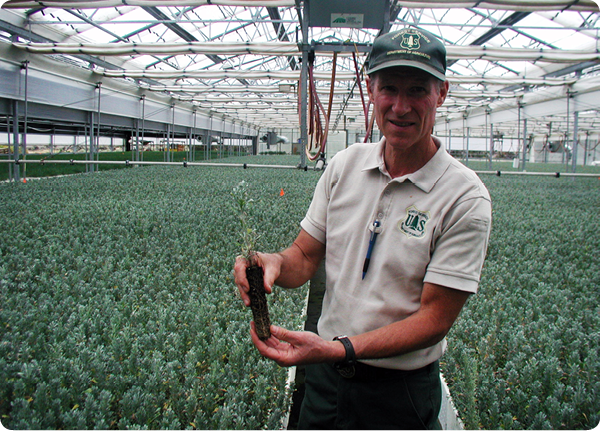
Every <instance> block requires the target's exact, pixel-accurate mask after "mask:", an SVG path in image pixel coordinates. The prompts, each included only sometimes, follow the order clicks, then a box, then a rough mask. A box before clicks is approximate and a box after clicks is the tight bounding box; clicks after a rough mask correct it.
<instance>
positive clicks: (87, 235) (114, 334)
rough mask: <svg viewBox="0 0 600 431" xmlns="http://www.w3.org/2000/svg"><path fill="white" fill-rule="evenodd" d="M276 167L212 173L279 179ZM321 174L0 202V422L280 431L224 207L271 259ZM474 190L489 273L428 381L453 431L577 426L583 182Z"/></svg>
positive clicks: (282, 409) (296, 321) (297, 311)
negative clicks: (482, 211)
mask: <svg viewBox="0 0 600 431" xmlns="http://www.w3.org/2000/svg"><path fill="white" fill-rule="evenodd" d="M274 157H275V156H259V157H255V158H247V159H240V158H231V160H229V161H230V162H235V163H238V162H240V161H242V160H244V161H246V162H247V163H257V164H258V163H271V162H275V163H280V164H287V165H293V164H296V163H297V157H296V158H285V157H281V158H280V157H276V158H274ZM224 162H228V160H224ZM319 175H320V174H319V173H317V172H312V171H309V172H302V171H295V170H265V169H247V170H243V169H241V168H238V169H233V168H216V167H215V168H212V167H210V168H209V167H202V168H192V167H188V168H183V167H181V168H174V167H144V168H132V169H123V170H114V171H106V172H99V173H95V174H88V175H74V176H70V177H63V178H51V179H45V180H36V181H29V182H27V183H26V184H9V183H3V184H0V221H1V222H2V236H0V299H1V300H0V420H1V421H2V424H3V425H4V426H5V427H7V428H11V429H45V428H53V429H58V428H63V429H91V428H101V429H117V428H118V429H121V428H136V429H144V428H146V429H182V428H198V429H200V428H202V429H217V428H218V429H229V428H231V429H259V428H266V429H275V428H279V427H280V426H281V421H282V419H283V417H284V416H285V415H286V413H287V410H288V408H289V404H290V399H289V393H288V392H287V391H286V389H285V382H286V378H287V370H286V369H283V368H279V367H278V366H277V365H275V364H274V363H272V362H270V361H268V360H265V359H263V358H261V357H260V355H259V354H258V353H257V352H256V350H255V349H254V347H253V346H252V344H251V342H250V340H249V328H248V314H247V309H246V308H245V307H244V306H243V304H242V303H241V301H240V300H239V298H238V297H237V296H236V288H235V286H234V283H233V279H232V275H231V268H232V264H233V259H234V257H235V256H236V254H239V246H238V244H237V242H236V241H235V238H236V237H237V235H238V231H239V220H238V219H237V218H236V215H235V212H233V211H230V210H229V209H230V208H231V195H230V192H231V190H232V188H233V187H235V186H236V185H237V184H239V182H240V181H242V180H244V181H246V182H248V183H249V184H252V185H253V189H254V188H256V194H255V195H254V194H253V196H260V197H259V198H256V199H255V200H256V202H254V205H255V211H253V212H252V214H251V216H250V218H249V225H250V226H256V227H257V228H259V229H260V232H261V235H262V236H261V239H260V243H261V244H260V247H261V249H262V250H265V251H274V250H279V249H281V248H283V247H286V246H288V245H289V244H290V243H291V242H292V241H293V239H294V238H295V236H296V235H297V233H298V230H299V222H300V220H301V219H302V218H303V216H304V214H305V212H306V209H307V208H308V205H309V203H310V198H311V196H312V192H313V190H314V186H315V184H316V181H317V180H318V177H319ZM482 178H483V180H484V181H485V183H486V185H487V186H488V188H489V190H490V193H491V195H492V199H493V211H494V222H493V229H492V236H491V238H490V247H489V251H488V257H487V260H486V263H485V265H484V270H483V274H482V280H481V285H480V291H479V293H478V294H476V295H474V296H472V298H471V299H470V300H469V301H468V302H467V305H466V307H465V309H464V310H463V312H462V313H461V315H460V316H459V318H458V321H457V323H456V325H455V326H454V327H453V329H452V330H451V332H450V334H449V336H448V351H447V352H446V355H445V356H444V357H443V363H442V369H443V372H444V375H445V377H446V379H447V380H448V384H449V386H450V390H451V393H452V396H453V398H454V401H455V403H456V405H457V408H458V410H459V413H460V416H461V418H462V420H463V421H464V422H465V425H466V426H467V428H470V429H477V428H484V429H591V428H594V427H595V426H596V425H597V424H598V422H599V421H600V416H599V412H598V406H599V405H600V379H599V378H598V376H599V375H600V359H598V357H599V355H598V352H600V332H599V328H600V310H599V302H598V298H599V297H600V265H599V263H600V262H599V260H600V253H598V251H599V250H600V235H598V233H597V228H598V225H599V224H600V223H599V222H600V220H599V219H600V214H599V212H598V208H599V207H600V191H599V187H600V184H599V183H598V180H597V179H595V178H594V179H590V178H581V179H572V178H563V177H561V178H547V177H542V178H533V177H492V176H483V177H482ZM281 188H283V189H284V190H285V195H284V196H279V191H280V189H281ZM306 293H307V292H306V288H301V289H299V290H281V289H277V288H275V289H274V293H273V294H272V295H268V300H269V308H270V311H271V316H272V319H273V320H274V321H276V322H278V324H281V325H282V326H285V327H288V328H291V329H293V328H300V327H301V325H302V308H303V305H304V302H305V298H306Z"/></svg>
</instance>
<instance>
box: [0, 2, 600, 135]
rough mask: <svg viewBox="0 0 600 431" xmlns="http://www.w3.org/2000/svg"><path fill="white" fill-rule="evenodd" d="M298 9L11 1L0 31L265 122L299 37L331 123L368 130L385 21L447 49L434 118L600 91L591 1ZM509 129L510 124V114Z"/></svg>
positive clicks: (282, 105) (285, 86)
mask: <svg viewBox="0 0 600 431" xmlns="http://www.w3.org/2000/svg"><path fill="white" fill-rule="evenodd" d="M320 3H323V1H322V2H320ZM333 3H335V2H333ZM338 3H339V2H338ZM342 3H344V4H352V5H354V4H355V3H356V0H355V1H354V2H352V1H349V2H342ZM359 3H360V2H359ZM362 3H363V4H366V5H368V7H371V6H372V5H373V4H375V3H377V2H362ZM384 4H385V2H384ZM304 6H305V5H304V2H302V1H300V0H296V1H293V0H280V1H278V0H262V1H261V0H219V1H215V0H213V1H208V0H162V1H155V0H88V1H77V0H54V1H40V0H9V1H7V2H6V3H5V4H4V5H3V7H2V8H3V9H2V11H0V12H1V15H0V41H3V42H6V43H12V44H13V46H14V47H16V48H18V49H20V50H26V51H28V52H29V53H38V54H40V55H43V54H44V55H48V56H52V58H54V59H57V60H62V61H66V62H70V63H73V64H75V65H77V66H79V67H81V68H85V69H89V70H93V71H94V73H97V74H98V75H99V78H102V77H105V78H104V79H107V78H114V79H120V80H125V81H127V82H129V83H131V84H132V85H136V86H139V87H140V88H142V89H144V90H145V91H150V92H159V93H161V94H169V95H170V96H171V97H173V99H175V100H180V101H188V102H190V103H193V104H194V105H196V106H197V107H198V109H200V110H205V111H207V112H212V113H215V112H216V113H219V114H222V115H226V116H228V117H231V118H233V119H236V120H239V121H242V122H245V123H247V124H249V125H252V127H256V128H267V129H269V128H273V127H274V125H275V124H277V125H278V126H277V127H285V126H283V124H286V123H287V124H290V125H291V124H295V125H296V126H297V124H298V103H299V96H298V93H299V92H298V80H299V79H300V72H301V62H302V54H303V48H304V49H306V50H311V51H314V53H315V60H314V77H315V82H316V89H317V92H318V94H319V95H320V99H321V101H322V103H323V105H324V106H328V105H329V103H328V100H327V98H328V96H329V93H330V89H331V88H332V86H331V79H332V69H333V65H334V64H335V65H336V67H335V80H334V81H335V84H334V86H333V91H332V94H333V95H332V96H330V97H332V99H331V100H332V101H333V102H332V105H333V106H332V114H331V122H332V124H331V127H330V128H331V129H336V128H342V127H344V128H347V129H348V128H355V129H357V130H358V129H365V128H366V121H365V114H364V113H365V109H366V104H365V103H363V100H362V99H361V95H360V92H361V91H360V90H361V89H363V88H361V86H357V85H356V84H357V80H358V79H357V77H361V80H362V75H361V74H362V67H363V65H364V63H365V60H366V59H367V55H368V54H367V52H368V49H369V47H370V45H371V44H372V42H373V40H374V38H375V37H376V36H377V35H378V34H379V33H380V32H382V31H385V30H387V29H388V22H389V30H390V31H393V30H397V29H401V28H405V27H412V28H419V29H423V30H427V31H430V32H432V33H434V34H436V35H438V36H439V37H440V38H441V39H442V40H443V41H444V43H445V45H446V47H447V52H448V72H447V76H448V80H449V81H450V84H451V92H450V95H449V98H448V99H447V101H446V103H445V104H444V106H443V107H442V108H441V109H440V110H439V111H438V125H443V124H444V123H447V124H453V125H454V126H456V125H457V124H458V123H460V122H462V121H464V119H465V118H468V117H469V116H471V115H474V114H476V113H480V115H485V114H484V113H485V112H487V113H489V112H495V111H502V110H512V111H514V110H516V109H518V107H519V106H526V105H530V104H534V103H540V102H542V101H547V100H548V101H552V100H562V99H568V98H569V96H570V95H571V94H581V93H589V92H594V91H598V90H600V73H599V72H600V44H599V41H598V37H599V31H600V21H599V19H600V13H599V12H598V6H597V5H596V4H595V3H594V2H592V1H589V0H579V1H558V0H548V1H535V2H533V1H514V0H504V1H492V0H490V1H464V0H463V1H460V0H456V1H453V2H442V1H439V0H437V1H411V2H403V1H398V0H394V1H392V2H391V4H390V8H389V20H387V19H385V18H387V12H386V15H385V16H384V23H383V25H382V28H383V30H382V28H366V27H365V26H362V27H361V26H360V25H359V26H357V28H351V27H336V26H333V24H332V25H329V26H317V25H321V23H319V22H318V20H315V19H311V15H310V14H306V12H305V9H304ZM350 9H351V8H350ZM315 15H316V14H315ZM303 20H305V21H309V22H308V23H307V22H304V23H303ZM332 22H333V21H332ZM315 24H316V25H315ZM303 27H304V30H305V32H306V33H305V34H304V35H303ZM307 46H309V47H308V48H307ZM363 91H364V89H363ZM364 97H366V94H364ZM591 99H592V100H595V102H589V101H587V99H586V100H582V101H580V102H579V105H578V106H577V110H578V111H579V113H580V124H579V126H580V127H581V128H583V129H585V128H588V129H589V130H594V129H597V128H598V126H599V124H598V122H600V120H599V117H600V116H599V115H598V111H599V110H600V101H599V100H600V99H598V97H593V98H591ZM586 104H587V105H586ZM568 109H569V108H567V111H568ZM571 109H573V108H572V107H571ZM559 111H560V112H559ZM563 111H564V109H559V110H557V112H556V113H549V114H545V113H544V114H539V115H538V114H535V115H534V114H531V115H532V122H531V124H530V127H531V129H530V131H531V132H532V133H533V132H534V130H536V127H539V128H541V129H544V128H545V127H547V125H548V123H552V122H553V123H554V124H555V126H554V127H555V129H554V130H558V129H560V128H561V127H563V128H564V127H568V122H566V123H565V120H566V119H567V118H568V117H567V116H568V115H569V113H568V112H566V113H565V112H563ZM479 123H481V122H479ZM454 126H452V127H454ZM440 127H442V126H440ZM505 127H506V129H507V130H510V129H511V128H513V129H514V128H515V127H516V124H515V123H514V121H508V120H507V121H506V123H505ZM481 128H483V126H481Z"/></svg>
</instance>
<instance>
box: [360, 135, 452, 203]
mask: <svg viewBox="0 0 600 431" xmlns="http://www.w3.org/2000/svg"><path fill="white" fill-rule="evenodd" d="M433 139H434V140H435V142H436V144H438V150H437V152H436V153H435V154H434V156H433V157H432V158H431V160H429V161H428V162H427V163H426V164H425V166H423V167H422V168H421V169H419V170H418V171H416V172H413V173H412V174H408V175H403V176H401V177H398V178H394V179H393V180H392V181H396V182H399V183H402V182H404V181H406V180H408V181H410V182H411V183H413V184H414V185H415V186H417V187H418V188H420V189H421V190H423V191H424V192H425V193H429V192H430V191H431V189H433V187H434V186H435V184H436V183H437V182H438V181H439V179H440V178H441V177H442V175H443V174H444V172H446V170H447V169H448V166H450V163H451V161H452V157H451V156H450V154H448V152H447V151H446V149H445V148H444V146H443V145H442V143H441V142H440V141H439V140H438V139H437V138H436V137H434V138H433ZM384 146H385V137H384V138H382V139H381V140H380V141H379V142H378V143H376V144H375V145H373V148H372V149H371V151H370V152H369V154H368V155H367V157H366V159H365V162H364V164H363V169H362V170H363V171H366V170H372V169H379V171H380V172H381V173H382V174H383V175H386V176H387V177H389V174H388V172H387V169H386V168H385V162H384V161H383V147H384Z"/></svg>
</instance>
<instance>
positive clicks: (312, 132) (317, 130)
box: [305, 52, 337, 161]
mask: <svg viewBox="0 0 600 431" xmlns="http://www.w3.org/2000/svg"><path fill="white" fill-rule="evenodd" d="M314 60H315V57H314V54H312V55H309V59H308V61H309V63H308V117H309V124H308V137H309V138H308V142H307V143H306V147H305V151H306V156H307V157H308V159H309V160H311V161H314V160H317V159H318V158H319V157H320V156H321V154H324V153H325V145H326V144H327V137H328V135H329V124H330V119H331V109H332V106H333V93H334V87H335V73H336V67H337V53H335V52H334V54H333V63H332V64H333V65H332V71H331V84H330V87H329V105H328V107H327V113H325V109H324V108H323V104H322V103H321V100H320V99H319V95H318V93H317V86H316V83H315V77H314V73H313V70H314ZM314 149H316V153H315V154H312V153H311V151H312V150H314Z"/></svg>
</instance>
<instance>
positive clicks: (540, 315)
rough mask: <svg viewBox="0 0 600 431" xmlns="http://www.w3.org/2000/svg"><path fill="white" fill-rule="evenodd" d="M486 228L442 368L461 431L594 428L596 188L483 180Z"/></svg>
mask: <svg viewBox="0 0 600 431" xmlns="http://www.w3.org/2000/svg"><path fill="white" fill-rule="evenodd" d="M483 180H484V182H485V183H486V185H487V187H488V188H489V190H490V193H491V196H492V201H493V228H492V234H491V238H490V244H489V250H488V256H487V259H486V262H485V265H484V269H483V274H482V280H481V284H480V291H479V293H478V294H477V295H474V296H473V297H472V298H471V299H470V300H469V301H468V302H467V305H466V307H465V309H464V310H463V312H462V313H461V315H460V317H459V319H458V321H457V323H456V325H455V326H454V327H453V329H452V330H451V332H450V335H449V337H448V345H449V349H448V352H447V353H446V355H445V356H444V358H443V360H444V363H443V364H442V368H443V370H444V374H445V376H446V378H447V379H448V384H449V386H450V388H451V392H452V395H453V397H454V401H455V402H456V404H457V405H458V410H459V412H460V414H461V417H462V419H463V420H464V421H465V426H466V427H467V428H468V429H478V428H483V429H591V428H594V427H596V426H597V425H598V423H599V421H600V413H599V412H600V411H599V410H598V406H600V378H599V377H598V376H600V360H599V359H598V352H600V306H599V302H598V299H599V298H600V253H599V251H600V235H598V226H599V224H600V212H599V211H598V208H600V183H599V182H598V180H597V179H596V178H588V179H584V178H582V179H572V178H559V179H550V178H524V177H520V178H519V177H512V178H508V177H491V176H484V177H483Z"/></svg>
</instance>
